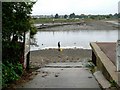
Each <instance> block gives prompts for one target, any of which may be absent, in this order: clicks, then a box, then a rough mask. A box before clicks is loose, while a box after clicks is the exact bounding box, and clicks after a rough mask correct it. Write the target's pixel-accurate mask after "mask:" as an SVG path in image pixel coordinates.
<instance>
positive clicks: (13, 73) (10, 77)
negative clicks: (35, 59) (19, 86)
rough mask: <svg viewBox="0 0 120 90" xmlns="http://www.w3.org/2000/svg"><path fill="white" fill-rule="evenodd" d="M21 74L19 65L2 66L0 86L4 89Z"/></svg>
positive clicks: (8, 64)
mask: <svg viewBox="0 0 120 90" xmlns="http://www.w3.org/2000/svg"><path fill="white" fill-rule="evenodd" d="M22 72H23V68H22V65H21V64H19V63H17V64H15V65H13V64H12V63H9V62H7V64H6V65H5V64H2V86H3V87H5V86H6V85H7V84H8V83H10V82H12V81H15V80H18V79H19V78H20V76H21V75H22Z"/></svg>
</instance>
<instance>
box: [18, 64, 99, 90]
mask: <svg viewBox="0 0 120 90" xmlns="http://www.w3.org/2000/svg"><path fill="white" fill-rule="evenodd" d="M84 65H85V62H76V63H73V62H65V63H51V64H48V65H46V66H45V67H43V68H41V69H39V70H38V72H39V74H38V75H37V76H36V77H35V78H34V79H33V80H31V81H29V82H28V83H26V84H24V85H21V86H19V87H20V88H97V90H99V89H100V87H99V84H98V82H97V81H96V80H95V78H94V76H93V75H92V74H91V72H90V71H89V69H88V68H85V67H84Z"/></svg>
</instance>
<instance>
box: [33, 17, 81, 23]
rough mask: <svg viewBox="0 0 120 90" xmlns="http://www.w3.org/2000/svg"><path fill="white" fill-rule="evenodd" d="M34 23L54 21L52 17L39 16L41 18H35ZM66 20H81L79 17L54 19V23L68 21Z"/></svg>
mask: <svg viewBox="0 0 120 90" xmlns="http://www.w3.org/2000/svg"><path fill="white" fill-rule="evenodd" d="M33 21H34V23H53V19H52V18H39V19H34V20H33ZM66 22H80V20H79V19H77V20H75V19H60V18H59V19H54V23H66Z"/></svg>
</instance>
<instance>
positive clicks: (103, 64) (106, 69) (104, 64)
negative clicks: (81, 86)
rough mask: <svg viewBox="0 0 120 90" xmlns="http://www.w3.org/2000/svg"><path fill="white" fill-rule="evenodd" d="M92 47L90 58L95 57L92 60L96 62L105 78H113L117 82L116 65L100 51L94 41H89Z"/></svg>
mask: <svg viewBox="0 0 120 90" xmlns="http://www.w3.org/2000/svg"><path fill="white" fill-rule="evenodd" d="M90 46H91V47H92V52H93V55H92V58H94V59H96V60H93V62H94V63H96V66H97V68H98V70H100V71H101V72H102V73H103V75H104V76H105V77H106V79H108V80H109V81H110V80H114V81H115V82H116V83H117V84H118V72H117V71H116V70H117V68H116V66H115V65H114V64H113V63H112V62H111V61H110V60H109V58H108V57H107V56H106V55H105V53H103V52H102V51H101V49H100V48H99V46H98V45H97V44H96V43H94V42H93V43H90Z"/></svg>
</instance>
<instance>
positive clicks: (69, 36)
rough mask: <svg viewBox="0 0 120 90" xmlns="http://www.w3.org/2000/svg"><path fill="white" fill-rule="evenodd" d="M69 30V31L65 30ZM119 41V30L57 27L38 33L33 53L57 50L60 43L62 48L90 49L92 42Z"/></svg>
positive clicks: (32, 48)
mask: <svg viewBox="0 0 120 90" xmlns="http://www.w3.org/2000/svg"><path fill="white" fill-rule="evenodd" d="M67 28H68V29H69V30H64V29H67ZM61 30H62V31H61ZM117 39H118V31H117V30H79V28H77V27H76V28H75V27H71V29H70V27H67V26H65V27H62V28H61V27H57V28H50V29H46V30H42V31H38V32H37V34H36V35H35V36H34V40H32V41H35V42H36V44H37V46H34V45H31V51H32V50H39V49H44V48H57V43H58V42H59V41H60V42H61V47H62V48H84V49H90V45H89V44H90V42H96V41H97V42H116V41H117Z"/></svg>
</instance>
